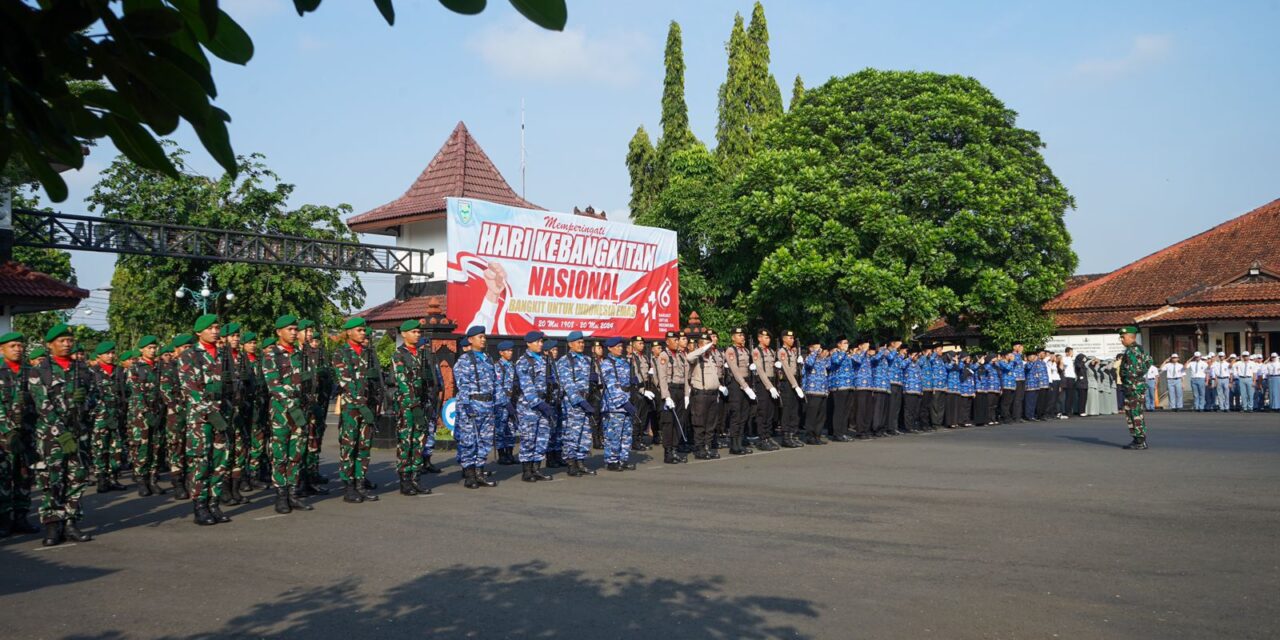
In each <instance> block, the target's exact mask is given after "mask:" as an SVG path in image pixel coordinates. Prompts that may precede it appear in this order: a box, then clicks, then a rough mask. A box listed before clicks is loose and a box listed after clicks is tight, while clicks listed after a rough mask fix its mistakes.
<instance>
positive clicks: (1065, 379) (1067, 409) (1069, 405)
mask: <svg viewBox="0 0 1280 640" xmlns="http://www.w3.org/2000/svg"><path fill="white" fill-rule="evenodd" d="M1061 361H1062V385H1061V389H1062V407H1063V411H1062V419H1063V420H1066V419H1067V416H1069V415H1071V414H1072V413H1074V412H1075V408H1076V382H1077V380H1076V352H1075V349H1072V348H1071V347H1067V350H1066V352H1065V353H1064V354H1063V356H1062V358H1061Z"/></svg>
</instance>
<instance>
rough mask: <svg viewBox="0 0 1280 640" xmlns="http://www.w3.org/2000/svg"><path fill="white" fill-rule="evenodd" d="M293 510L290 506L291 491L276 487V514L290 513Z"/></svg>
mask: <svg viewBox="0 0 1280 640" xmlns="http://www.w3.org/2000/svg"><path fill="white" fill-rule="evenodd" d="M291 511H293V508H292V507H290V506H289V490H288V489H287V488H285V487H276V513H289V512H291Z"/></svg>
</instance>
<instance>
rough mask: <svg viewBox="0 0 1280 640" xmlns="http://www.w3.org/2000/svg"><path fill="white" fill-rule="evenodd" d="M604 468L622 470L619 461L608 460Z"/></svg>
mask: <svg viewBox="0 0 1280 640" xmlns="http://www.w3.org/2000/svg"><path fill="white" fill-rule="evenodd" d="M698 453H699V454H700V453H702V452H701V451H699V452H698ZM604 468H605V469H608V470H609V471H619V472H620V471H622V463H621V462H610V463H608V464H606V465H605V466H604Z"/></svg>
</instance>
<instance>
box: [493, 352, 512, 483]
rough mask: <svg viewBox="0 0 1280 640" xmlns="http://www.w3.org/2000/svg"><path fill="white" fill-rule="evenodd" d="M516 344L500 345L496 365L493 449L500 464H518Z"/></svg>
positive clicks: (494, 368) (494, 367)
mask: <svg viewBox="0 0 1280 640" xmlns="http://www.w3.org/2000/svg"><path fill="white" fill-rule="evenodd" d="M515 346H516V345H515V343H514V342H512V341H510V340H503V341H502V342H499V343H498V361H497V362H496V363H494V366H493V370H494V375H496V376H497V380H496V384H494V393H495V394H496V395H497V399H496V400H495V401H494V405H493V448H494V449H497V451H498V464H501V465H511V464H515V463H516V458H515V455H514V454H513V451H514V449H515V446H516V422H517V421H518V416H517V415H516V411H515V409H513V407H514V406H515V398H513V397H512V393H513V392H514V391H515V386H516V365H515V363H514V362H513V361H512V359H511V358H512V356H513V355H515Z"/></svg>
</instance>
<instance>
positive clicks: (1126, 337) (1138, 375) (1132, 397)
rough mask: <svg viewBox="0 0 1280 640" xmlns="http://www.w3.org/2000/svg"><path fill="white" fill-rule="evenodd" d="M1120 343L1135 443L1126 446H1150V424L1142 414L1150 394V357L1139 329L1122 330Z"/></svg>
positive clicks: (1126, 413)
mask: <svg viewBox="0 0 1280 640" xmlns="http://www.w3.org/2000/svg"><path fill="white" fill-rule="evenodd" d="M1120 343H1121V344H1123V345H1124V354H1122V358H1121V360H1120V384H1121V386H1122V390H1123V391H1124V419H1125V421H1126V422H1128V423H1129V435H1131V436H1133V442H1130V443H1129V444H1127V445H1125V446H1124V448H1125V449H1132V450H1141V449H1146V448H1147V427H1146V424H1145V422H1144V421H1143V417H1142V400H1143V398H1144V397H1146V395H1147V380H1146V373H1147V369H1150V368H1151V364H1152V363H1151V356H1149V355H1147V352H1146V351H1143V350H1142V347H1139V346H1138V328H1137V327H1134V326H1128V327H1124V328H1122V329H1120Z"/></svg>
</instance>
